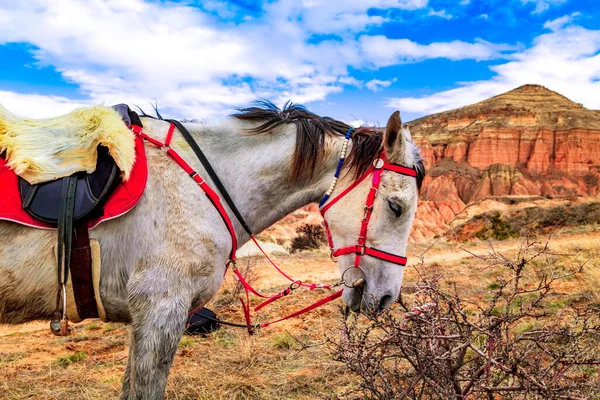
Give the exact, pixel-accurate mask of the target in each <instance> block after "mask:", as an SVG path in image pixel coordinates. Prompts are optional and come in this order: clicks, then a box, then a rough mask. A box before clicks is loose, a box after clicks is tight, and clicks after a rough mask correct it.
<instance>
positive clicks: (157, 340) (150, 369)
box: [121, 264, 192, 400]
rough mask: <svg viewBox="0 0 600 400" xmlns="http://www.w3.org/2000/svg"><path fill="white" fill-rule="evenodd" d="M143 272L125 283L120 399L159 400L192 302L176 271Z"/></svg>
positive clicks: (188, 291)
mask: <svg viewBox="0 0 600 400" xmlns="http://www.w3.org/2000/svg"><path fill="white" fill-rule="evenodd" d="M171 267H172V266H169V268H165V266H164V264H163V265H162V268H156V267H155V268H152V269H145V270H143V271H141V272H136V273H135V274H134V276H133V277H132V279H131V281H130V282H129V284H128V292H129V308H130V312H131V318H132V322H131V327H130V339H129V340H130V341H129V359H128V361H127V370H126V372H125V377H124V379H123V389H122V392H121V399H144V400H146V399H162V398H163V397H164V392H165V387H166V385H167V378H168V376H169V369H170V368H171V364H172V363H173V358H174V357H175V353H176V351H177V345H178V343H179V340H180V339H181V336H182V334H183V330H184V329H185V323H186V319H187V313H188V310H189V308H190V305H191V302H192V291H191V290H190V287H189V286H190V282H184V280H183V279H181V278H180V277H178V276H177V274H175V273H174V272H175V271H177V268H171Z"/></svg>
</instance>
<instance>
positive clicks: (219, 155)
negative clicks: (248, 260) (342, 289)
mask: <svg viewBox="0 0 600 400" xmlns="http://www.w3.org/2000/svg"><path fill="white" fill-rule="evenodd" d="M186 126H187V127H188V129H189V130H190V132H192V134H193V136H194V137H195V139H196V140H197V142H198V144H199V145H200V147H201V148H202V149H203V151H204V152H205V154H206V156H207V158H208V159H209V161H210V162H211V164H212V166H213V168H214V169H215V172H216V173H217V175H218V176H219V179H220V180H221V181H222V182H223V185H224V186H225V188H226V189H227V191H228V192H229V194H230V196H231V198H232V199H233V201H234V203H235V205H236V207H237V208H238V209H239V211H240V214H241V215H242V216H243V217H244V219H245V220H246V222H247V223H248V225H249V226H250V228H251V229H252V231H253V233H259V232H261V231H263V230H265V229H266V228H268V227H269V226H271V225H273V224H274V223H275V222H277V221H279V220H280V219H282V218H283V217H285V216H286V215H288V214H289V213H291V212H293V211H295V210H297V209H298V208H300V207H303V206H305V205H308V204H310V203H313V202H317V201H319V200H320V198H321V197H322V196H323V195H324V193H325V191H326V190H327V188H328V187H329V185H330V183H331V179H332V178H333V173H334V171H335V166H336V164H337V160H338V157H339V151H340V149H341V146H342V138H337V137H335V138H328V140H327V143H326V151H325V155H324V157H323V160H320V161H319V162H318V163H317V166H316V168H315V171H314V173H313V174H312V176H311V177H307V178H304V179H300V180H299V181H298V182H292V181H291V180H290V172H291V160H292V157H293V154H294V150H295V143H296V130H295V126H294V125H293V124H290V125H288V126H286V127H285V128H284V129H283V130H280V131H277V132H274V133H267V134H260V135H244V134H243V133H242V132H243V129H244V128H247V127H248V126H247V125H244V124H243V123H241V122H239V121H235V120H227V121H226V122H224V123H222V124H221V125H219V126H205V125H203V124H186ZM230 217H231V219H232V221H233V223H234V226H235V228H236V233H237V235H238V238H239V241H240V245H241V244H243V243H244V242H246V241H247V240H248V239H249V237H248V235H247V234H246V232H245V231H244V230H243V228H242V226H241V224H240V223H239V221H237V220H236V218H235V217H234V216H233V213H230Z"/></svg>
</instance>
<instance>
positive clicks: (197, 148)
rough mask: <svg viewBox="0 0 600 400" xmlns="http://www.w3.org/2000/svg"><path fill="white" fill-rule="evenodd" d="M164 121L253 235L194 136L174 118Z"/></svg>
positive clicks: (246, 229) (247, 231)
mask: <svg viewBox="0 0 600 400" xmlns="http://www.w3.org/2000/svg"><path fill="white" fill-rule="evenodd" d="M165 121H167V122H170V123H172V124H173V125H175V126H176V127H177V129H178V130H179V132H181V134H182V135H183V137H184V138H185V140H186V142H187V143H188V144H189V145H190V147H191V148H192V150H193V151H194V153H195V154H196V157H197V158H198V160H200V163H202V166H203V167H204V169H205V170H206V173H207V174H208V176H210V179H211V180H212V181H213V183H214V184H215V186H216V187H217V190H218V191H219V192H220V193H221V196H222V197H223V200H225V202H226V203H227V205H228V206H229V208H230V209H231V211H232V212H233V214H234V215H235V217H236V218H237V220H238V221H239V222H240V224H241V225H242V227H243V228H244V230H245V231H246V233H248V235H250V236H252V235H253V234H252V230H251V229H250V227H249V226H248V224H247V223H246V220H244V217H242V214H240V211H239V210H238V208H237V207H236V206H235V203H234V202H233V199H232V198H231V196H230V195H229V193H228V192H227V189H225V186H224V185H223V182H221V180H220V179H219V176H218V175H217V173H216V172H215V170H214V169H213V167H212V165H211V164H210V161H208V158H206V156H205V155H204V153H203V152H202V149H200V146H198V143H196V141H195V140H194V138H193V137H192V135H191V134H190V132H189V131H188V130H187V128H186V127H185V126H183V124H182V123H181V122H179V121H177V120H175V119H166V120H165Z"/></svg>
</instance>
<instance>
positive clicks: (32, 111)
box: [0, 90, 86, 118]
mask: <svg viewBox="0 0 600 400" xmlns="http://www.w3.org/2000/svg"><path fill="white" fill-rule="evenodd" d="M0 104H3V105H4V106H5V107H6V108H7V109H8V110H9V111H10V112H12V113H13V114H16V115H20V116H22V117H29V118H47V117H52V116H56V115H63V114H67V113H68V112H70V111H73V110H74V109H75V108H77V107H83V106H85V105H86V103H85V102H78V101H74V100H69V99H67V98H65V97H59V96H44V95H38V94H20V93H15V92H8V91H3V90H0Z"/></svg>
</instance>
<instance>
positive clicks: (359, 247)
mask: <svg viewBox="0 0 600 400" xmlns="http://www.w3.org/2000/svg"><path fill="white" fill-rule="evenodd" d="M160 119H162V118H160ZM164 121H166V122H169V123H170V126H169V130H168V132H167V137H166V139H165V141H164V142H161V141H159V140H157V139H155V138H152V137H150V136H148V135H147V134H146V133H145V132H144V131H143V128H142V127H141V126H137V125H131V126H130V129H131V131H132V132H133V133H134V134H136V135H138V136H140V137H141V138H143V139H144V140H146V141H148V142H149V143H151V144H152V145H154V146H156V147H158V148H160V149H163V150H164V151H165V152H166V154H167V155H168V156H169V157H170V158H171V159H172V160H173V161H175V163H177V165H179V166H180V167H181V168H182V169H183V170H184V171H185V172H186V173H187V174H188V175H189V176H190V177H191V178H192V179H193V180H194V181H195V182H196V184H197V185H198V186H199V187H200V189H202V190H203V191H204V193H205V194H206V196H207V197H208V199H209V200H210V201H211V203H212V204H213V206H214V207H215V208H216V209H217V211H218V212H219V215H220V216H221V218H222V219H223V222H224V223H225V226H226V227H227V230H228V231H229V234H230V235H231V242H232V248H231V252H230V255H229V261H228V262H227V268H226V269H228V268H229V267H231V269H232V270H233V272H234V274H235V276H236V278H237V279H238V281H239V282H240V283H241V284H242V286H243V287H244V290H245V292H246V301H245V302H244V300H243V299H242V298H241V297H240V302H241V304H242V307H243V309H244V316H245V319H246V324H236V323H230V322H226V321H221V320H215V321H216V322H218V323H221V324H224V325H230V326H237V327H245V328H247V329H248V332H249V333H250V334H252V333H253V332H254V330H255V329H256V328H259V327H266V326H269V325H271V324H274V323H277V322H280V321H284V320H286V319H289V318H293V317H296V316H298V315H301V314H304V313H306V312H308V311H310V310H313V309H315V308H317V307H320V306H322V305H324V304H326V303H329V302H331V301H333V300H335V299H337V298H338V297H340V296H341V295H342V292H343V289H341V290H338V291H336V292H334V293H332V294H330V295H329V296H327V297H325V298H322V299H320V300H318V301H317V302H315V303H313V304H311V305H309V306H307V307H304V308H302V309H300V310H298V311H296V312H294V313H292V314H290V315H287V316H285V317H282V318H280V319H277V320H275V321H270V322H263V323H260V324H252V323H251V318H250V298H249V293H253V294H254V295H256V296H258V297H260V298H263V299H264V301H263V302H262V303H261V304H259V305H258V306H256V307H255V308H254V311H258V310H260V309H261V308H263V307H265V306H267V305H268V304H270V303H272V302H274V301H275V300H278V299H280V298H283V297H285V296H287V295H289V294H291V293H292V292H293V291H294V290H296V289H298V288H300V287H304V288H306V289H308V290H315V289H333V288H334V287H335V286H338V285H341V284H343V285H345V286H347V287H352V286H350V285H349V284H348V282H345V281H344V277H345V275H346V273H347V272H348V270H350V269H352V267H351V268H349V269H347V270H346V271H344V273H343V274H342V281H341V282H339V283H338V284H334V285H324V284H315V283H312V284H307V283H303V282H302V281H300V280H298V279H294V278H292V277H290V276H289V275H287V274H286V273H285V272H283V271H282V270H281V269H280V268H279V267H278V266H277V265H276V264H275V263H274V262H273V260H271V258H270V257H269V256H268V255H267V253H266V252H265V251H264V250H263V249H262V247H261V246H260V244H259V243H258V241H257V240H256V237H255V236H254V234H253V232H252V230H251V229H250V227H249V226H248V224H247V223H246V221H245V220H244V218H243V216H242V215H241V213H240V212H239V210H238V209H237V207H236V206H235V203H234V202H233V200H232V199H231V197H230V196H229V194H228V192H227V190H226V189H225V187H224V185H223V183H222V182H221V180H220V179H219V177H218V175H217V174H216V172H215V171H214V169H213V168H212V166H211V164H210V162H209V161H208V159H207V158H206V156H205V155H204V153H203V152H202V150H201V149H200V147H199V146H198V143H196V141H195V140H194V138H193V137H192V135H191V134H190V133H189V131H188V130H187V129H186V128H185V126H183V124H181V122H179V121H176V120H172V119H166V120H164ZM175 128H177V130H178V131H179V132H180V133H181V134H182V136H183V137H184V138H185V140H186V142H187V143H188V145H189V146H190V147H191V148H192V150H193V152H194V153H195V155H196V157H197V158H198V160H199V161H200V163H201V164H202V166H203V167H204V169H205V171H206V173H207V174H208V175H209V177H210V179H211V181H212V183H213V184H214V185H215V186H216V187H217V189H218V191H219V193H220V195H221V196H219V194H217V192H216V191H215V190H213V189H212V188H211V186H210V185H209V183H208V182H207V181H206V180H204V179H203V178H202V177H200V175H199V174H198V172H197V171H196V170H194V169H193V168H192V167H191V165H190V164H189V163H188V162H187V161H185V159H184V158H183V157H181V155H180V154H179V153H178V152H177V151H176V150H175V149H173V148H172V147H171V140H172V138H173V133H174V131H175ZM353 131H354V130H353V129H352V128H350V129H349V130H348V132H347V134H346V137H345V142H344V144H343V147H342V153H341V156H340V159H339V162H338V167H337V169H336V172H335V176H334V179H333V182H332V184H331V186H330V187H329V190H328V191H327V193H326V194H325V196H324V197H323V199H322V200H321V203H320V206H323V204H324V203H325V202H326V201H327V200H328V199H329V197H330V195H331V194H332V192H333V190H334V189H335V186H336V184H337V180H338V178H339V175H340V172H341V169H342V166H343V163H344V159H345V155H346V151H347V149H348V144H349V140H350V138H351V136H352V133H353ZM383 171H393V172H397V173H400V174H403V175H407V176H411V177H416V176H417V174H416V171H415V170H414V169H412V168H408V167H404V166H401V165H395V164H390V163H387V162H386V160H385V151H384V152H382V153H381V156H380V158H378V159H377V160H376V161H375V162H374V164H373V166H372V167H370V168H369V169H368V170H367V171H366V172H365V173H364V174H363V175H362V176H361V177H360V178H359V179H357V180H356V181H355V182H354V183H353V184H352V185H350V186H349V187H348V188H346V189H345V190H344V191H343V192H342V193H340V194H339V195H337V196H336V197H335V198H333V199H332V200H331V201H330V202H329V203H328V204H327V205H325V206H323V207H322V208H321V215H322V216H323V221H324V225H325V229H326V231H327V238H328V242H329V247H330V248H331V254H332V258H335V257H338V256H342V255H347V254H355V255H356V257H355V261H354V268H358V269H360V270H361V271H362V268H361V267H360V258H361V257H362V256H364V255H367V256H371V257H375V258H379V259H381V260H384V261H388V262H391V263H394V264H398V265H406V257H403V256H397V255H393V254H390V253H386V252H384V251H382V250H378V249H375V248H372V247H368V246H367V230H368V226H369V220H370V218H371V213H372V211H373V204H374V202H375V197H376V195H377V191H378V189H379V185H380V183H381V175H382V173H383ZM369 175H373V177H372V185H371V190H370V191H369V194H368V196H367V201H366V206H365V213H364V216H363V220H362V224H361V229H360V234H359V237H358V242H357V244H356V245H354V246H349V247H344V248H340V249H337V250H334V246H333V239H332V236H331V232H330V230H329V226H328V224H327V220H326V219H325V213H326V212H327V210H329V209H330V208H331V207H332V206H333V205H334V204H335V203H336V202H337V201H339V200H340V199H341V198H342V197H344V196H345V195H346V194H348V193H349V192H350V191H351V190H352V189H354V188H355V187H356V186H358V185H359V184H360V183H361V182H362V181H363V180H365V179H366V178H367V177H368V176H369ZM221 199H223V200H225V203H227V205H228V206H229V208H230V209H231V211H232V213H233V214H234V215H235V217H236V219H237V220H238V221H239V222H240V224H241V226H242V227H243V228H244V230H245V231H246V232H247V233H248V235H249V236H250V239H252V241H253V242H254V243H255V244H256V246H257V247H258V248H259V249H260V251H261V252H262V254H263V255H264V256H265V258H266V259H267V260H268V261H269V263H270V264H271V265H272V266H273V267H274V268H275V269H276V270H277V271H278V272H279V273H280V274H281V275H283V276H284V277H285V278H286V279H288V280H289V281H290V282H291V284H290V285H289V287H288V288H286V289H285V290H283V291H282V292H280V293H277V294H274V295H265V294H262V293H261V292H260V291H258V290H256V289H255V288H253V287H252V286H251V285H250V284H249V283H248V282H247V281H246V280H245V278H244V276H243V274H242V273H241V272H240V271H239V270H238V268H237V267H236V250H237V235H236V233H235V229H234V227H233V223H232V222H231V218H230V217H229V215H228V213H227V210H226V209H225V207H224V206H223V204H222V203H221ZM362 273H363V277H364V271H362ZM355 282H356V281H355ZM203 306H204V304H203V305H202V306H200V307H197V308H196V309H195V310H193V311H192V312H191V313H190V315H191V314H193V313H195V312H196V311H197V310H199V309H201V308H202V307H203Z"/></svg>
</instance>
